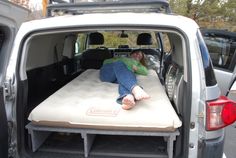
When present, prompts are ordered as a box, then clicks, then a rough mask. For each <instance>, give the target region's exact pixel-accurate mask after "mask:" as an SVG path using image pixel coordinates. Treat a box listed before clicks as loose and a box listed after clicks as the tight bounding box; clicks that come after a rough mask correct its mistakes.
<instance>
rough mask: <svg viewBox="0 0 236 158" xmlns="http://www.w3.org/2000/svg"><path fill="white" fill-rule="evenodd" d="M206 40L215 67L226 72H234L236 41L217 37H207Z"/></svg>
mask: <svg viewBox="0 0 236 158" xmlns="http://www.w3.org/2000/svg"><path fill="white" fill-rule="evenodd" d="M204 40H205V42H206V45H207V47H208V50H209V53H210V56H211V59H212V63H213V65H214V66H215V67H218V68H222V69H224V70H228V71H233V69H234V66H232V64H233V65H235V63H233V62H235V61H234V60H233V58H235V57H234V56H235V55H236V54H235V53H236V40H233V39H229V38H225V37H217V36H205V37H204Z"/></svg>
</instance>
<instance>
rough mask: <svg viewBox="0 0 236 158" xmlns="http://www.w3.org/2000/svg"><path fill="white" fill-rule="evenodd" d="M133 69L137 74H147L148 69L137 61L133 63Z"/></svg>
mask: <svg viewBox="0 0 236 158" xmlns="http://www.w3.org/2000/svg"><path fill="white" fill-rule="evenodd" d="M133 70H134V72H135V73H136V74H139V75H145V76H146V75H147V74H148V70H147V68H146V67H145V66H143V65H142V64H141V63H138V64H137V65H133Z"/></svg>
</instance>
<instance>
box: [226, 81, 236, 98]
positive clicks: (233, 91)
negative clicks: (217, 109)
mask: <svg viewBox="0 0 236 158" xmlns="http://www.w3.org/2000/svg"><path fill="white" fill-rule="evenodd" d="M228 98H230V99H232V100H234V101H236V81H234V83H233V85H232V87H231V88H230V91H229V94H228Z"/></svg>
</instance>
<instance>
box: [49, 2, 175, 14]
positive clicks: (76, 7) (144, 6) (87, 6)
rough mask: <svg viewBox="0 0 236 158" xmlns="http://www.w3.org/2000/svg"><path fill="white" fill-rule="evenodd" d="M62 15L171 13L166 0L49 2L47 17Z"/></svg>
mask: <svg viewBox="0 0 236 158" xmlns="http://www.w3.org/2000/svg"><path fill="white" fill-rule="evenodd" d="M54 12H62V14H73V15H76V14H89V13H108V12H112V13H114V12H136V13H138V12H161V13H172V11H171V9H170V6H169V3H168V1H167V0H129V1H125V0H119V1H113V2H111V1H105V2H77V1H76V0H69V2H68V1H66V0H49V4H48V6H47V16H53V13H54Z"/></svg>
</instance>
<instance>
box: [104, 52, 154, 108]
mask: <svg viewBox="0 0 236 158" xmlns="http://www.w3.org/2000/svg"><path fill="white" fill-rule="evenodd" d="M136 74H137V75H145V76H146V75H147V74H148V70H147V68H146V64H145V62H144V54H143V52H142V51H141V50H140V49H137V50H134V51H132V52H131V53H130V57H114V58H111V59H106V60H105V61H104V62H103V65H102V67H101V69H100V80H101V81H102V82H110V83H117V84H119V88H118V91H119V95H120V96H119V97H118V98H117V102H118V103H119V104H122V108H123V109H124V110H129V109H131V108H133V107H134V106H135V102H136V101H140V100H143V99H148V98H150V96H149V94H147V93H146V92H145V91H144V90H143V89H142V87H140V86H139V85H138V83H137V79H136Z"/></svg>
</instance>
